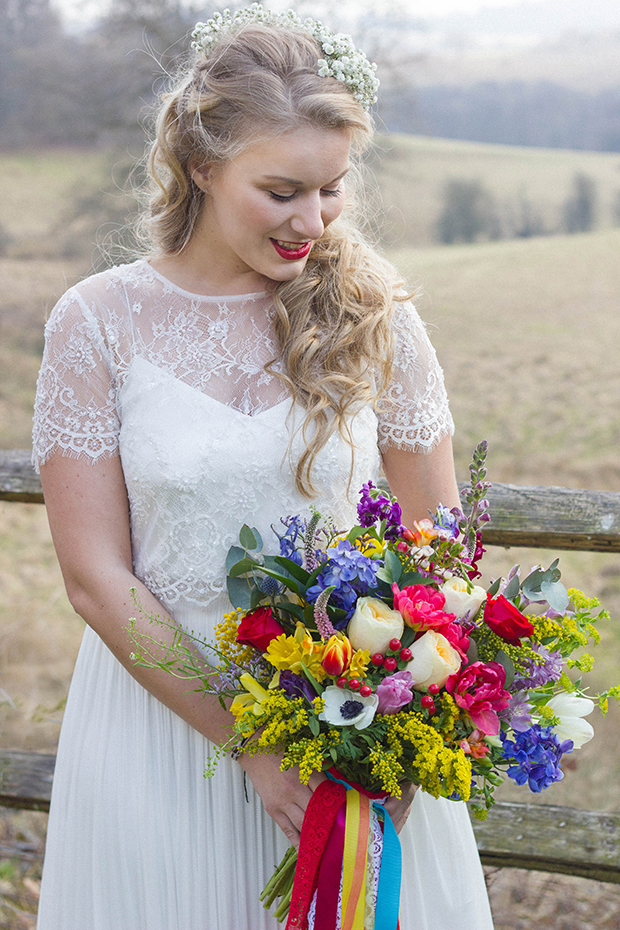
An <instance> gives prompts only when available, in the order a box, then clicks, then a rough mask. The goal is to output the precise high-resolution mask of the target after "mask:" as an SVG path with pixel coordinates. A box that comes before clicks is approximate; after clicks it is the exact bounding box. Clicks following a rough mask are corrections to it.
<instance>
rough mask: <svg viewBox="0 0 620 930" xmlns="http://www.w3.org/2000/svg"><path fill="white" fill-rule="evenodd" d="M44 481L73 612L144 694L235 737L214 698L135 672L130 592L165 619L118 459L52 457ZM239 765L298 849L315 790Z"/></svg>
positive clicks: (255, 763) (212, 733) (272, 764)
mask: <svg viewBox="0 0 620 930" xmlns="http://www.w3.org/2000/svg"><path fill="white" fill-rule="evenodd" d="M41 483H42V485H43V491H44V495H45V503H46V505H47V512H48V518H49V522H50V527H51V530H52V537H53V540H54V545H55V547H56V551H57V553H58V559H59V562H60V566H61V569H62V573H63V577H64V581H65V585H66V588H67V593H68V596H69V600H70V601H71V604H72V605H73V607H74V609H75V610H76V611H77V613H79V614H80V616H82V617H83V618H84V620H85V621H86V622H87V623H88V624H89V625H90V626H91V627H92V628H93V629H94V630H95V632H96V633H98V635H99V636H100V637H101V639H102V640H103V641H104V643H105V644H106V645H107V646H108V648H109V649H110V650H111V651H112V652H113V654H114V655H115V656H116V658H117V659H118V660H119V662H121V664H122V665H123V666H124V667H125V668H126V669H127V671H128V672H129V673H130V674H131V675H132V676H133V677H134V678H135V679H136V680H137V681H138V682H139V683H140V684H141V685H142V686H143V687H144V688H146V689H147V690H148V691H150V692H151V694H153V695H154V696H155V697H156V698H157V699H158V700H160V701H161V702H162V703H163V704H165V705H166V706H167V707H169V708H170V709H171V710H172V711H174V713H175V714H178V716H180V717H182V718H183V719H184V720H185V721H187V723H189V724H190V726H192V727H194V729H196V730H198V731H199V732H200V733H202V735H203V736H205V737H207V738H208V739H210V740H212V741H213V742H216V743H219V742H221V741H222V740H223V739H225V738H226V737H227V736H228V735H229V734H230V728H231V726H232V724H233V716H232V714H230V713H229V712H228V711H226V710H224V709H223V708H222V707H221V705H220V703H219V701H218V699H217V698H216V697H214V696H206V697H203V696H201V695H200V694H195V693H192V692H191V691H190V690H189V688H191V687H192V685H191V684H189V685H188V682H187V681H183V680H179V679H178V678H175V677H174V676H172V675H168V674H166V673H164V672H161V671H158V670H152V669H146V668H143V667H140V666H136V665H134V664H133V663H132V661H131V659H130V653H131V641H130V639H129V636H128V634H127V624H128V620H129V617H131V616H133V615H135V613H136V610H135V605H134V603H133V601H132V599H131V595H130V589H131V588H132V587H135V588H136V589H137V593H138V598H139V601H140V603H141V604H142V606H143V608H144V610H145V611H146V612H147V613H154V614H159V615H160V616H162V617H166V613H165V611H164V610H163V609H162V606H161V604H160V603H159V602H158V601H157V599H156V598H155V597H154V596H153V595H152V594H151V593H150V591H149V590H148V589H147V588H146V587H145V586H144V585H143V584H142V583H141V582H140V581H138V579H137V578H136V577H135V575H134V573H133V565H132V556H131V540H130V529H129V505H128V501H127V491H126V488H125V481H124V476H123V470H122V467H121V462H120V458H118V457H114V458H109V459H106V460H105V461H103V462H100V463H98V464H89V463H84V462H81V461H76V460H75V459H71V458H67V457H63V456H61V455H54V456H52V458H51V459H50V460H49V462H48V463H47V464H46V465H44V466H42V468H41ZM136 620H137V624H138V628H139V629H143V630H145V631H148V630H149V623H148V620H146V619H144V618H140V617H137V618H136ZM150 632H151V633H152V632H153V631H152V628H151V629H150ZM157 635H158V636H159V637H161V638H162V639H164V640H165V639H166V630H165V628H164V627H158V628H157ZM168 635H169V638H170V639H171V638H172V635H173V634H172V632H171V631H170V632H169V633H168ZM241 763H242V765H243V766H244V768H245V769H246V770H247V772H248V774H249V776H250V778H251V779H252V782H253V783H254V786H255V788H256V789H257V791H258V792H259V794H260V795H261V797H262V799H263V802H264V804H265V808H266V810H267V812H268V813H269V814H270V815H271V816H272V817H273V819H274V820H275V821H276V823H278V825H279V826H280V827H281V828H282V830H283V831H284V833H285V834H286V836H287V837H288V838H289V839H290V840H291V842H293V843H297V842H298V841H299V830H300V828H301V822H302V820H303V813H304V811H305V808H306V806H307V804H308V801H309V799H310V796H311V794H312V791H311V788H309V787H306V786H304V785H301V784H300V783H299V780H298V778H297V775H296V773H295V772H293V771H291V772H288V773H281V772H280V771H279V764H278V760H277V759H276V758H275V757H274V756H259V755H257V756H242V757H241ZM319 778H320V776H319ZM315 782H316V780H313V782H312V785H313V786H314V785H315Z"/></svg>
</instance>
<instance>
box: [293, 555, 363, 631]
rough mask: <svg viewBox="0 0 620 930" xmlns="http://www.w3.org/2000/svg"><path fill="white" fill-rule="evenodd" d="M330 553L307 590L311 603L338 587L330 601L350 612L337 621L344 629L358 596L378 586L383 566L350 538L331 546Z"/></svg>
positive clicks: (307, 596)
mask: <svg viewBox="0 0 620 930" xmlns="http://www.w3.org/2000/svg"><path fill="white" fill-rule="evenodd" d="M327 556H328V558H327V561H326V562H325V564H324V566H323V568H322V569H321V571H320V572H319V575H318V577H317V580H316V584H315V585H313V586H312V587H311V588H308V590H307V591H306V598H307V599H308V600H309V601H310V602H312V601H315V600H316V599H317V597H318V596H319V594H320V593H321V591H324V590H325V588H331V587H333V588H334V589H335V590H334V591H333V593H332V594H331V596H330V603H331V604H333V605H334V607H339V608H340V609H341V610H346V612H347V616H346V617H345V618H344V620H343V621H342V623H341V624H336V627H337V628H340V627H341V626H345V625H346V623H347V621H348V620H349V618H350V617H351V615H352V613H353V610H354V607H355V602H356V601H357V599H358V597H364V596H365V595H367V594H368V592H369V591H371V590H374V589H375V588H376V587H377V569H378V568H379V565H378V563H377V562H373V560H372V559H370V558H368V556H367V555H363V554H362V553H361V552H360V551H359V549H356V548H355V547H354V546H353V545H351V543H350V542H349V541H348V540H346V539H343V540H341V541H340V542H339V543H338V545H337V546H334V547H331V548H329V549H328V550H327Z"/></svg>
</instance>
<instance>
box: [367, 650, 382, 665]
mask: <svg viewBox="0 0 620 930" xmlns="http://www.w3.org/2000/svg"><path fill="white" fill-rule="evenodd" d="M370 661H371V662H372V664H373V665H383V656H382V655H381V653H380V652H375V654H374V656H373V657H372V659H371V660H370Z"/></svg>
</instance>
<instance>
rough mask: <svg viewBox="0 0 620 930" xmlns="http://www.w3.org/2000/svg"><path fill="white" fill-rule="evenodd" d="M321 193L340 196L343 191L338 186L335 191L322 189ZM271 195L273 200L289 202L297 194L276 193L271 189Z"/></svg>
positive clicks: (328, 195) (327, 195)
mask: <svg viewBox="0 0 620 930" xmlns="http://www.w3.org/2000/svg"><path fill="white" fill-rule="evenodd" d="M321 193H322V194H324V195H325V196H326V197H340V195H341V194H342V191H341V190H340V188H336V190H333V191H329V190H322V191H321ZM269 196H270V197H271V199H272V200H277V202H278V203H288V202H289V201H290V200H292V199H293V197H295V196H296V194H276V193H275V192H274V191H269Z"/></svg>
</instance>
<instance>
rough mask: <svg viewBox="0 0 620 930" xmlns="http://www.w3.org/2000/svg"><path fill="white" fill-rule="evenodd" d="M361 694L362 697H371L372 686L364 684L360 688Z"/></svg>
mask: <svg viewBox="0 0 620 930" xmlns="http://www.w3.org/2000/svg"><path fill="white" fill-rule="evenodd" d="M360 694H361V696H362V697H370V695H371V694H372V688H370V687H369V686H368V685H362V687H361V688H360Z"/></svg>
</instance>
